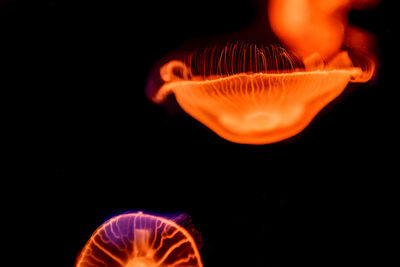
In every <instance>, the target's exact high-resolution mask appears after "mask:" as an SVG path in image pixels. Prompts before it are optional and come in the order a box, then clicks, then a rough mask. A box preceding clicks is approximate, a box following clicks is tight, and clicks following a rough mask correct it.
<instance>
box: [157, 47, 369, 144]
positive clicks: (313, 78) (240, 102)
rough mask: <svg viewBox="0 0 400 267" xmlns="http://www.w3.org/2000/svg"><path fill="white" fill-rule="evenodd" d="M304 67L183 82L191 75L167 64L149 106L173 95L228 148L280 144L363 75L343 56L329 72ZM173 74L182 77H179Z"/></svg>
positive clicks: (315, 62) (180, 66) (315, 65)
mask: <svg viewBox="0 0 400 267" xmlns="http://www.w3.org/2000/svg"><path fill="white" fill-rule="evenodd" d="M309 61H310V62H309V63H307V64H310V65H309V66H306V67H307V69H304V70H302V71H296V72H284V73H240V74H236V75H230V76H227V77H210V78H208V79H202V78H199V77H191V78H190V79H188V78H185V77H189V76H190V75H189V73H190V70H189V69H187V67H186V66H185V65H184V64H183V63H182V62H179V61H172V62H170V63H168V64H167V65H166V66H164V68H162V70H161V76H162V77H163V79H164V80H165V81H166V82H167V83H166V84H165V85H164V86H163V87H161V88H160V90H159V91H158V93H157V95H156V96H155V98H154V100H155V101H156V102H159V101H162V100H163V99H164V98H165V97H166V95H168V94H169V93H171V92H173V93H174V94H175V97H176V99H177V101H178V103H179V105H180V106H181V107H182V108H183V109H184V110H185V111H186V112H187V113H188V114H190V115H191V116H193V117H194V118H196V119H197V120H199V121H200V122H202V123H203V124H205V125H206V126H207V127H209V128H210V129H211V130H213V131H214V132H215V133H217V134H218V135H220V136H221V137H223V138H225V139H227V140H230V141H232V142H237V143H245V144H267V143H272V142H277V141H281V140H283V139H286V138H289V137H291V136H293V135H295V134H297V133H299V132H300V131H301V130H303V129H304V128H305V127H306V126H307V125H308V124H309V123H310V121H311V120H312V119H313V118H314V116H315V115H316V114H317V113H318V112H319V111H320V110H321V109H322V108H323V107H324V106H326V105H327V104H328V103H329V102H331V101H332V100H333V99H334V98H336V97H337V96H338V95H339V94H340V93H341V92H342V91H343V90H344V88H345V87H346V85H347V84H348V82H349V81H350V80H352V79H353V80H356V79H357V77H358V76H360V75H361V73H362V72H361V70H360V69H359V68H354V67H352V66H351V62H350V59H349V58H348V57H347V54H345V53H342V54H340V55H339V56H338V57H337V58H336V59H335V60H333V62H334V63H333V64H334V66H331V65H328V66H327V67H325V66H322V67H321V66H318V64H321V65H323V62H322V61H321V62H319V61H318V58H317V59H315V58H314V59H313V58H311V59H310V60H309ZM335 65H337V66H340V68H335ZM344 66H347V67H344ZM315 68H321V69H320V70H318V69H315ZM176 72H179V73H182V75H181V76H180V77H178V76H176V75H175V74H174V73H176Z"/></svg>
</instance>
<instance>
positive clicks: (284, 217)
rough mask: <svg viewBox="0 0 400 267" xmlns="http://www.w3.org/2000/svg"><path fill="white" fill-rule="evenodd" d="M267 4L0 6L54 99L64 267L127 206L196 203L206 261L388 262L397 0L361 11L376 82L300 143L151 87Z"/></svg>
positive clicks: (320, 120)
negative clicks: (178, 56)
mask: <svg viewBox="0 0 400 267" xmlns="http://www.w3.org/2000/svg"><path fill="white" fill-rule="evenodd" d="M385 2H386V1H385ZM256 3H257V2H256V1H253V2H252V1H227V0H221V1H211V0H203V1H178V0H172V1H143V3H141V2H138V1H132V2H131V3H125V2H124V3H123V2H122V1H121V2H119V1H107V2H106V1H45V3H44V4H39V3H37V4H34V3H33V2H28V1H27V2H19V1H8V2H7V3H6V4H4V5H3V6H2V7H1V19H2V22H3V23H2V25H1V28H2V30H3V33H4V32H5V33H6V35H4V36H6V37H8V36H10V38H3V40H2V41H4V40H6V41H5V42H6V44H7V47H12V49H13V50H12V51H15V50H16V51H15V53H16V54H18V55H19V56H20V57H22V59H21V60H22V61H23V62H25V61H24V60H26V61H27V62H29V66H30V67H29V68H30V69H32V72H33V73H34V74H35V75H34V76H36V77H37V78H39V80H40V82H41V84H42V85H43V87H45V88H46V89H48V90H49V91H50V92H51V94H52V97H50V98H49V99H48V101H49V102H51V104H52V106H53V108H52V109H51V110H49V111H48V113H49V115H50V116H52V117H53V118H52V121H51V124H52V125H53V126H52V127H51V128H52V129H53V131H54V130H55V136H54V137H55V142H53V145H54V150H55V154H54V157H53V158H54V159H55V171H56V173H55V177H53V178H51V179H49V181H46V182H45V183H44V184H45V185H44V187H45V188H41V189H44V190H43V191H45V192H46V196H48V197H46V200H43V201H41V203H42V207H43V208H44V209H45V212H46V214H48V215H50V216H49V217H51V218H52V219H53V221H52V222H51V223H50V224H53V225H54V226H55V227H54V228H55V230H54V231H57V229H58V230H59V231H60V232H62V233H63V235H62V237H61V236H58V235H57V234H56V233H52V236H53V237H54V239H55V240H57V241H56V243H57V244H58V245H59V246H62V247H63V249H59V250H58V251H57V252H56V254H55V255H56V257H58V258H59V264H57V266H71V265H72V264H73V263H74V260H75V257H76V255H77V254H78V252H79V250H80V249H81V248H82V247H83V246H84V244H85V242H86V241H87V240H88V238H89V237H90V235H91V234H92V232H93V231H94V230H95V229H96V227H98V226H99V225H100V224H101V223H102V222H104V221H105V220H107V219H108V218H110V217H112V216H113V215H116V214H118V213H121V212H126V211H130V210H131V211H138V210H142V211H144V212H149V213H151V212H156V213H164V214H168V213H174V214H176V213H180V212H182V213H187V214H189V215H190V216H191V217H192V219H193V222H194V224H195V227H196V228H197V229H198V230H199V231H200V232H201V233H202V234H203V238H204V247H203V248H202V250H201V254H202V257H203V261H204V265H205V266H206V267H212V266H293V265H294V264H296V265H297V264H302V265H303V264H307V265H310V266H321V265H323V266H327V265H337V264H342V263H343V262H351V263H353V264H355V263H367V262H371V261H376V262H379V261H380V258H379V257H378V256H377V247H376V246H377V244H378V243H379V242H378V241H379V240H380V233H381V231H382V225H384V224H385V220H386V215H388V213H387V211H386V209H385V207H386V205H387V203H388V202H390V201H391V200H390V198H391V195H390V194H389V193H388V190H389V189H390V186H389V184H390V179H393V178H394V177H395V176H396V175H393V173H392V172H391V171H389V170H390V168H391V166H392V165H393V162H395V161H396V158H397V159H398V156H397V154H396V151H398V150H397V148H396V147H395V141H396V134H395V132H394V130H393V129H394V128H393V125H394V121H395V118H396V116H395V115H393V114H394V112H395V109H394V108H393V105H392V104H391V102H392V101H393V99H395V91H394V89H395V86H393V84H392V81H393V80H392V79H393V75H392V72H391V70H392V69H391V67H392V66H393V65H391V64H392V62H391V59H392V51H393V49H392V48H393V47H394V46H393V42H394V40H395V39H394V38H395V31H394V26H393V23H392V19H393V16H391V10H392V9H391V8H390V7H388V6H387V3H384V4H382V6H381V7H379V8H377V9H375V10H371V11H366V12H365V13H363V12H362V11H357V12H353V13H351V16H350V19H351V21H353V23H356V24H358V25H360V26H361V27H363V28H366V29H367V30H369V31H372V32H373V33H375V34H376V35H377V38H378V40H379V42H380V47H381V71H380V75H379V77H378V79H376V81H375V82H374V83H371V84H367V85H352V86H349V87H348V89H347V90H346V91H345V92H344V94H343V95H342V96H341V97H340V98H339V99H338V100H337V101H334V102H333V103H332V104H331V105H329V106H328V107H326V108H325V109H324V110H323V111H322V112H321V113H320V114H319V115H318V116H317V117H316V118H315V119H314V121H313V122H312V123H311V124H310V126H309V127H308V128H307V129H306V130H305V131H304V132H302V133H301V134H299V135H298V136H296V137H294V138H291V139H289V140H286V141H283V142H280V143H277V144H272V145H267V146H247V145H238V144H233V143H230V142H227V141H225V140H223V139H221V138H219V137H218V136H216V135H215V134H214V133H213V132H211V131H210V130H208V129H207V128H206V127H204V126H203V125H201V124H200V123H199V122H197V121H196V120H194V119H193V118H191V117H189V116H188V115H186V114H185V113H184V112H183V111H181V110H180V108H179V107H178V106H177V105H176V103H175V102H174V100H173V99H170V101H169V102H168V105H167V106H168V107H167V108H165V107H163V106H157V105H154V104H152V103H151V102H150V101H148V100H147V98H146V97H145V93H144V88H145V86H146V79H147V77H148V74H149V73H150V71H151V69H152V66H153V64H155V63H156V62H157V60H159V59H160V58H162V57H163V56H165V55H166V54H167V53H169V52H170V51H172V50H174V49H176V48H177V47H179V46H180V45H181V44H183V43H184V42H185V41H187V40H193V39H194V40H197V39H196V38H198V39H200V40H204V39H205V38H208V37H210V38H215V36H218V35H224V36H230V34H231V33H232V32H235V31H238V30H242V29H243V28H245V27H246V26H248V25H250V23H251V21H252V18H254V17H255V16H256V12H255V7H256ZM260 21H262V19H261V20H260ZM268 32H269V31H268V29H266V30H265V34H266V36H268V35H267V34H268ZM252 37H253V38H254V39H257V38H260V37H259V36H258V37H257V36H254V35H253V36H252ZM243 38H248V37H247V36H245V37H243ZM263 38H264V37H263ZM268 38H273V37H272V36H271V37H268ZM268 38H267V39H268ZM271 40H274V39H271ZM10 49H11V48H10ZM3 51H8V50H4V49H3ZM6 54H7V53H6ZM25 56H26V57H25ZM31 57H32V60H28V59H29V58H31ZM36 72H37V73H36ZM393 102H395V101H393ZM167 110H168V112H167ZM392 153H393V154H392ZM392 155H393V156H392ZM37 197H38V198H40V196H37Z"/></svg>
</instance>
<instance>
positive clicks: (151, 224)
mask: <svg viewBox="0 0 400 267" xmlns="http://www.w3.org/2000/svg"><path fill="white" fill-rule="evenodd" d="M76 266H77V267H114V266H115V267H203V264H202V262H201V258H200V254H199V251H198V249H197V247H196V244H195V241H194V240H193V238H192V237H191V235H190V234H189V233H188V232H187V230H185V229H184V228H183V227H181V226H179V225H177V224H176V223H175V222H173V221H170V220H167V219H164V218H161V217H156V216H152V215H147V214H143V213H141V212H139V213H132V214H124V215H120V216H117V217H114V218H112V219H111V220H109V221H108V222H106V223H104V224H103V225H102V226H100V227H99V228H98V229H97V230H96V231H95V233H94V234H93V235H92V237H91V238H90V240H89V241H88V243H87V244H86V246H85V247H84V248H83V250H82V252H81V254H80V255H79V257H78V260H77V263H76Z"/></svg>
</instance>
